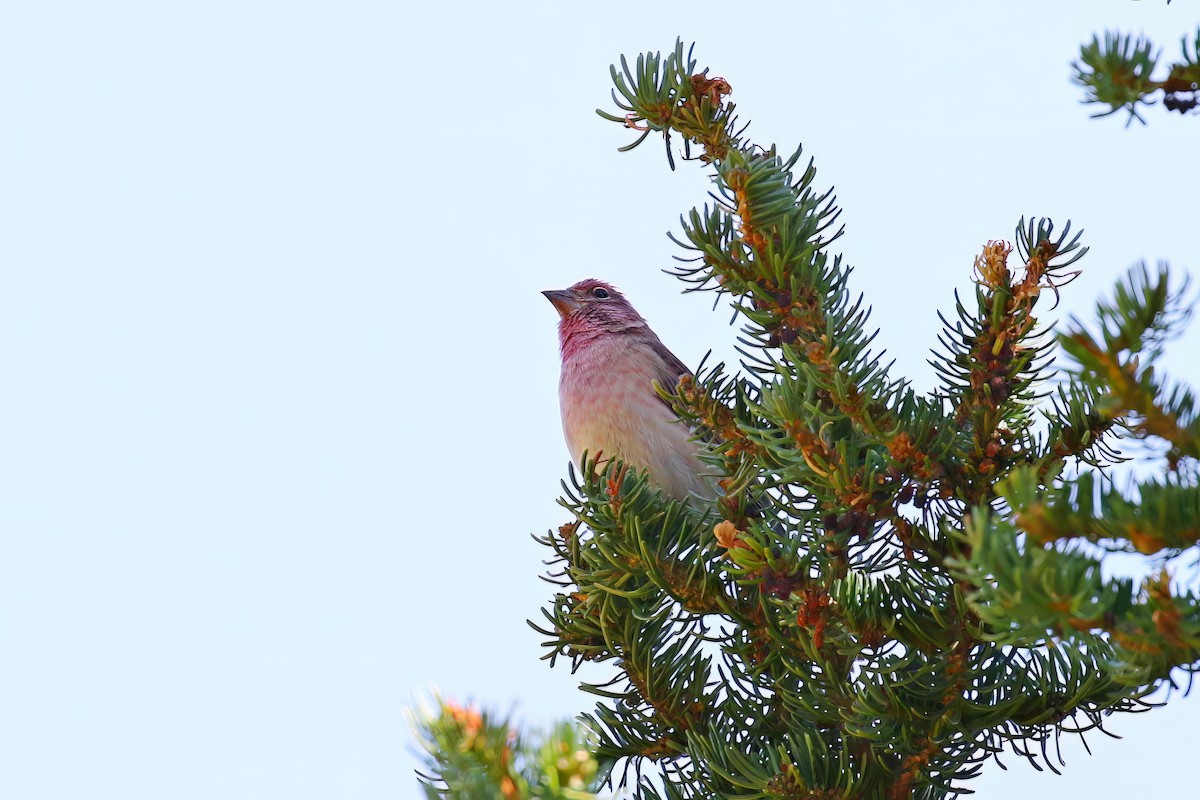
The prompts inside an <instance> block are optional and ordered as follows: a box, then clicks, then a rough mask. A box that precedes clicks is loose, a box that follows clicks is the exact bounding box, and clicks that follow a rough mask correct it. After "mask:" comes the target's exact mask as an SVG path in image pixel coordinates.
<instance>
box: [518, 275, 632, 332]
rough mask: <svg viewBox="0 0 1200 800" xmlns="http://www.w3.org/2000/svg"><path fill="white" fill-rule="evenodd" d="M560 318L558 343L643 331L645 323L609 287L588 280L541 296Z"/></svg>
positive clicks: (605, 284)
mask: <svg viewBox="0 0 1200 800" xmlns="http://www.w3.org/2000/svg"><path fill="white" fill-rule="evenodd" d="M542 294H544V295H545V296H546V299H547V300H549V301H550V302H551V303H553V304H554V308H555V309H557V310H558V315H559V317H561V319H560V320H559V323H558V331H559V340H560V342H561V343H562V345H563V347H564V349H565V348H566V347H567V345H568V343H569V342H572V341H574V342H578V343H580V344H582V343H583V342H584V341H587V340H590V339H593V338H596V337H599V336H603V335H605V334H611V333H621V332H623V331H630V330H634V329H638V328H644V327H646V321H645V320H644V319H642V316H641V315H640V314H638V312H637V311H636V310H635V309H634V307H633V306H631V305H630V304H629V301H628V300H626V299H625V295H623V294H621V293H620V292H619V291H617V290H616V289H615V288H613V286H612V285H611V284H608V283H605V282H604V281H599V280H596V279H595V278H588V279H586V280H582V281H580V282H579V283H577V284H575V285H574V286H571V287H569V288H567V289H554V290H551V291H546V292H542Z"/></svg>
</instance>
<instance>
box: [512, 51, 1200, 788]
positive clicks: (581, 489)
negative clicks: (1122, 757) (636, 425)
mask: <svg viewBox="0 0 1200 800" xmlns="http://www.w3.org/2000/svg"><path fill="white" fill-rule="evenodd" d="M612 75H613V81H614V100H615V102H616V104H617V109H618V111H619V112H620V113H608V112H603V111H602V112H599V113H600V114H601V116H603V117H604V118H606V119H609V120H611V121H614V122H616V123H618V124H621V125H622V126H624V127H626V128H629V129H634V130H637V131H638V133H639V136H638V138H637V139H636V140H635V141H634V142H632V143H631V144H630V145H627V146H626V148H623V149H628V148H629V147H635V146H637V145H638V144H640V143H641V142H643V141H645V139H647V138H649V137H650V136H651V135H656V136H661V137H662V138H663V140H664V142H665V144H666V147H667V152H668V161H669V162H670V164H671V166H672V167H674V166H675V163H674V154H675V152H676V151H675V148H676V147H677V146H678V147H680V148H681V152H682V154H683V156H684V158H685V159H691V154H692V153H693V152H695V153H697V155H696V157H695V158H694V159H692V160H695V161H698V162H700V164H701V165H703V166H705V167H707V168H708V169H709V170H710V171H711V176H712V179H713V182H714V192H713V195H712V201H711V202H710V203H707V204H705V205H704V206H703V207H701V208H697V209H693V210H692V211H691V212H690V213H688V214H685V215H684V216H683V217H682V218H681V233H680V234H679V235H677V236H674V237H672V238H674V239H675V241H676V242H677V243H678V244H679V245H680V246H681V247H682V248H684V250H685V253H686V255H685V256H683V257H681V259H680V261H681V266H679V267H678V268H677V269H676V270H675V274H676V276H677V277H678V278H680V279H681V280H682V281H684V282H685V283H686V284H687V286H688V288H687V290H686V291H688V292H694V291H716V292H718V293H720V294H721V295H724V296H727V297H728V298H729V299H730V301H731V303H732V305H733V307H734V308H735V310H736V312H737V314H738V316H739V318H740V320H741V322H742V325H743V327H742V338H741V342H742V344H743V345H744V349H743V355H744V357H745V359H746V360H745V362H744V366H745V368H746V370H745V372H744V373H743V374H742V375H738V376H734V375H730V374H728V373H727V372H726V370H725V368H724V366H723V365H715V366H712V367H708V368H705V369H700V370H697V372H696V375H695V377H687V378H685V379H683V380H682V381H681V382H680V383H679V385H678V386H675V387H663V390H664V397H665V398H666V399H667V400H668V401H669V402H671V403H672V405H673V407H674V408H675V410H676V412H677V413H678V415H679V417H680V419H681V420H682V421H684V422H685V423H687V424H689V425H690V426H692V427H693V428H694V429H695V430H696V431H697V435H698V436H702V437H704V438H705V440H706V441H708V442H710V443H711V445H712V447H711V453H710V456H709V457H710V459H711V462H712V464H713V466H714V468H718V469H720V470H722V471H723V474H724V476H725V477H724V479H723V480H722V481H721V487H722V489H723V490H724V495H723V496H722V497H721V498H720V499H719V500H717V501H716V502H714V503H712V504H711V506H709V507H703V506H702V504H700V503H698V502H695V503H679V502H667V501H666V500H664V498H663V497H662V496H661V495H660V494H659V493H658V492H657V491H655V490H653V489H652V488H651V486H650V483H649V482H648V480H647V478H646V476H645V475H642V474H639V473H637V472H636V471H634V470H628V469H626V468H625V467H623V466H621V465H619V464H616V463H614V462H608V463H606V464H605V465H603V466H602V467H601V468H599V469H598V468H597V467H596V465H595V464H594V463H591V462H588V461H586V460H585V463H584V464H582V465H581V466H582V471H581V473H580V475H579V476H576V475H574V474H572V476H571V479H570V481H569V482H568V483H565V484H564V490H565V496H564V499H563V501H562V502H563V505H564V507H565V508H566V510H567V511H568V513H570V514H571V516H572V517H573V521H572V522H570V523H568V524H567V525H564V526H562V527H561V528H559V529H558V530H557V531H551V532H550V533H548V534H547V535H546V536H545V537H543V538H541V539H540V541H542V542H543V543H544V544H545V545H546V546H548V547H549V548H551V550H552V552H553V557H552V560H551V562H550V564H551V567H552V572H551V574H550V575H549V576H548V579H549V580H551V581H552V582H553V583H555V584H556V585H557V587H558V588H557V590H556V595H555V597H554V599H553V601H552V602H551V604H550V606H549V607H548V608H547V609H545V610H544V612H543V615H544V620H543V622H542V623H541V624H540V625H539V626H536V627H537V629H538V630H539V631H540V632H541V633H542V634H543V635H544V636H545V637H546V646H547V654H546V658H547V659H549V660H550V661H551V662H552V663H553V662H555V661H556V660H557V659H558V658H559V657H563V658H565V659H569V660H570V661H571V662H572V663H573V664H574V665H578V664H579V663H580V662H582V661H593V662H611V663H612V664H613V667H614V669H615V673H616V674H615V676H614V678H613V680H612V681H611V682H609V683H606V684H603V685H585V686H584V687H583V688H584V689H585V690H587V691H589V692H591V693H593V694H596V695H597V696H598V697H599V698H600V702H599V704H598V705H597V707H596V709H595V711H594V712H593V713H592V714H590V715H588V716H587V717H586V721H587V724H588V727H589V728H590V730H591V731H592V734H593V736H594V737H595V740H596V742H597V747H596V755H597V758H598V760H599V762H600V775H601V776H606V777H608V778H609V779H610V780H612V781H617V780H621V781H626V780H629V779H630V776H631V774H632V780H633V781H634V782H636V783H637V784H638V792H639V796H641V797H660V796H662V797H671V798H691V797H697V798H699V797H712V796H722V797H809V798H821V797H872V798H874V797H888V798H909V797H922V798H934V797H945V796H949V795H952V794H955V793H957V792H958V791H961V790H962V785H963V782H964V781H967V780H969V779H970V778H971V777H973V776H974V775H976V774H977V773H978V771H979V769H980V764H981V762H982V761H983V760H986V759H987V758H990V757H993V756H995V755H997V754H999V753H1001V752H1005V751H1012V752H1016V753H1018V754H1020V755H1022V756H1023V757H1026V758H1028V759H1030V760H1031V761H1032V762H1034V763H1035V764H1037V763H1049V761H1050V757H1049V756H1048V754H1047V750H1046V748H1047V743H1048V742H1052V741H1054V740H1055V738H1056V737H1058V736H1060V735H1062V734H1064V733H1071V732H1078V731H1084V730H1090V729H1092V728H1094V727H1099V726H1101V725H1102V723H1103V720H1104V719H1105V716H1106V715H1107V714H1109V713H1111V712H1113V711H1133V710H1139V709H1142V708H1145V707H1146V704H1145V702H1144V700H1143V698H1144V697H1145V696H1146V695H1147V694H1148V693H1150V692H1152V691H1154V689H1155V688H1156V687H1158V686H1159V685H1161V684H1163V683H1164V682H1169V681H1171V680H1172V679H1173V676H1174V675H1176V674H1185V673H1188V672H1190V671H1192V670H1195V669H1198V668H1200V638H1198V637H1200V613H1198V612H1197V600H1196V598H1195V596H1194V595H1193V594H1191V593H1189V592H1188V591H1186V590H1184V589H1183V588H1182V587H1180V586H1177V585H1174V584H1173V583H1172V582H1171V580H1170V578H1169V575H1168V573H1166V572H1165V571H1164V572H1160V573H1159V575H1158V576H1157V577H1155V578H1154V579H1152V580H1150V581H1146V582H1144V583H1142V584H1140V585H1137V586H1135V585H1134V584H1133V582H1130V581H1122V580H1120V579H1106V578H1104V577H1103V574H1102V572H1101V571H1100V569H1099V565H1100V558H1101V557H1102V556H1101V555H1100V554H1102V553H1103V552H1104V549H1109V550H1112V549H1116V550H1128V551H1130V552H1139V553H1145V554H1153V555H1154V556H1155V557H1156V558H1158V559H1160V560H1162V559H1169V558H1170V557H1172V556H1174V555H1177V554H1179V553H1181V552H1184V551H1190V550H1191V549H1192V548H1194V547H1196V546H1197V544H1196V543H1197V540H1198V539H1200V532H1198V531H1197V529H1196V520H1197V519H1198V518H1200V515H1198V514H1197V509H1198V508H1200V506H1197V504H1196V503H1197V491H1198V490H1197V486H1196V483H1197V470H1196V469H1195V467H1194V463H1195V461H1196V455H1197V449H1196V448H1197V441H1198V438H1197V436H1198V432H1200V427H1198V426H1200V423H1198V422H1197V411H1196V408H1197V406H1196V399H1195V397H1194V394H1193V393H1192V392H1191V390H1190V389H1188V388H1187V387H1185V386H1183V385H1182V384H1176V383H1169V382H1167V381H1166V380H1165V379H1163V378H1162V377H1161V376H1159V375H1158V374H1157V373H1156V372H1155V371H1154V368H1153V362H1154V359H1155V356H1156V355H1157V354H1158V353H1159V352H1160V351H1161V348H1162V346H1163V345H1164V344H1165V343H1166V342H1167V340H1168V339H1169V337H1170V335H1171V334H1173V333H1174V332H1176V331H1177V330H1178V329H1179V327H1180V326H1181V325H1182V324H1184V323H1185V322H1186V317H1187V306H1186V303H1185V302H1184V301H1181V300H1179V299H1178V297H1179V296H1180V295H1179V293H1178V292H1172V291H1169V290H1168V289H1167V288H1166V287H1167V275H1166V270H1165V268H1164V269H1163V270H1162V271H1161V272H1160V274H1159V275H1158V277H1157V278H1153V277H1151V276H1150V275H1149V273H1148V272H1146V271H1145V270H1143V271H1142V273H1141V274H1140V275H1139V274H1137V273H1135V274H1134V275H1133V276H1132V277H1131V278H1130V279H1129V281H1127V282H1126V283H1125V284H1122V285H1121V287H1119V288H1118V291H1117V294H1116V297H1115V299H1114V300H1113V301H1112V302H1110V303H1107V304H1101V306H1100V308H1099V311H1098V317H1099V319H1100V324H1099V327H1098V332H1096V333H1091V332H1089V331H1088V329H1087V328H1086V327H1085V326H1083V325H1082V324H1080V323H1078V322H1073V323H1072V325H1071V327H1069V328H1068V329H1067V330H1066V331H1064V332H1063V333H1061V334H1060V335H1058V336H1057V338H1056V337H1053V336H1051V335H1050V331H1049V328H1048V327H1046V326H1044V325H1042V324H1041V323H1040V321H1039V315H1040V314H1042V313H1043V310H1044V301H1049V300H1051V299H1053V300H1054V301H1055V302H1057V299H1058V295H1059V293H1060V291H1061V289H1062V288H1063V287H1064V286H1066V285H1067V284H1068V283H1070V281H1071V279H1072V278H1073V277H1074V276H1075V275H1076V274H1077V268H1076V267H1075V264H1076V262H1077V260H1078V259H1079V258H1080V257H1082V256H1083V254H1084V253H1085V252H1086V248H1084V247H1082V246H1081V245H1080V235H1079V234H1078V233H1074V234H1072V233H1071V229H1070V225H1069V224H1068V225H1066V226H1064V227H1063V229H1062V231H1061V232H1056V228H1055V226H1054V225H1053V224H1052V223H1051V222H1050V221H1049V220H1037V219H1034V220H1030V221H1028V222H1026V221H1025V220H1022V221H1021V223H1020V224H1019V225H1018V228H1017V233H1016V236H1015V240H1014V241H1015V243H1014V244H1009V243H1006V242H989V243H988V244H987V245H986V246H985V247H984V249H983V251H982V253H981V255H980V256H979V258H978V259H977V260H976V262H975V265H974V278H975V297H974V299H973V301H971V300H962V299H960V300H959V302H958V313H957V318H956V319H954V321H953V322H951V321H949V320H946V319H945V318H943V319H944V321H945V323H946V324H945V330H944V331H943V333H942V335H941V345H942V347H941V350H940V352H939V353H937V354H936V355H935V357H934V360H933V362H932V363H934V366H935V367H936V368H937V369H938V371H939V373H940V375H941V376H942V386H941V388H940V389H939V390H938V391H937V392H935V393H933V394H932V395H928V396H924V395H919V394H918V393H916V392H915V391H913V390H912V389H911V388H910V387H909V385H908V384H907V383H906V382H905V381H904V380H903V379H901V378H897V377H895V376H894V375H893V374H892V369H891V365H890V364H889V363H887V362H886V361H885V360H884V357H883V354H882V353H881V352H878V351H877V350H874V349H872V342H873V339H874V335H875V334H874V332H871V331H870V330H869V329H868V328H867V317H868V312H869V309H868V307H867V306H865V304H864V301H863V298H862V297H861V296H858V295H855V294H854V293H853V292H852V290H851V287H850V269H849V267H848V266H847V265H845V264H844V263H843V260H842V258H841V257H840V256H837V255H831V254H830V253H829V246H830V245H831V244H832V243H833V242H834V241H836V239H837V238H838V236H839V235H840V233H841V230H840V228H836V227H835V226H836V224H837V219H838V216H839V214H840V211H839V210H838V209H837V207H836V205H835V203H834V200H833V194H832V190H827V191H820V190H818V189H816V188H814V187H815V177H816V173H815V170H814V168H813V163H812V161H811V160H810V161H808V162H807V163H805V164H803V165H801V162H800V151H799V150H797V151H796V153H795V154H794V155H792V156H790V157H788V158H784V157H781V156H780V155H778V154H777V153H776V150H775V149H774V148H773V147H772V148H762V147H759V146H758V145H755V144H753V143H752V142H751V141H749V140H748V139H747V138H746V130H745V128H744V127H739V126H738V123H737V117H736V116H735V114H734V106H733V104H732V103H731V102H730V95H731V92H732V90H733V89H732V86H731V84H730V83H729V82H728V81H726V80H725V79H723V78H714V77H710V75H709V71H708V70H699V69H697V66H696V62H695V60H694V59H693V58H692V56H691V52H690V51H689V52H687V53H685V52H684V49H683V47H682V45H681V44H677V46H676V48H675V50H674V51H673V52H672V53H669V54H667V55H666V56H665V57H663V56H661V55H660V54H649V53H648V54H644V55H642V56H640V57H639V58H637V59H636V60H635V61H634V64H633V65H632V66H631V65H630V64H629V62H628V61H627V60H625V59H622V60H621V65H620V67H619V68H617V67H614V68H613V70H612ZM1014 251H1015V253H1016V257H1017V258H1018V259H1019V263H1018V264H1017V265H1016V266H1015V267H1012V266H1010V264H1009V259H1010V257H1011V256H1013V253H1014ZM1039 303H1043V306H1041V307H1039V305H1038V304H1039ZM1058 349H1061V350H1063V351H1064V352H1066V353H1067V354H1068V356H1069V357H1070V362H1069V363H1067V364H1066V365H1065V367H1063V368H1062V372H1061V375H1062V376H1063V377H1065V381H1064V382H1062V383H1061V384H1060V385H1058V386H1054V385H1053V384H1052V383H1051V381H1052V379H1053V378H1054V377H1055V369H1056V366H1055V364H1054V362H1053V356H1054V355H1055V353H1056V352H1057V350H1058ZM1047 396H1049V401H1048V402H1047V401H1046V398H1047ZM1130 437H1137V438H1139V439H1145V440H1149V441H1152V442H1153V441H1161V442H1163V443H1164V448H1165V450H1166V456H1167V464H1168V471H1169V473H1170V474H1169V476H1168V477H1167V478H1166V479H1164V480H1155V479H1148V480H1144V481H1142V482H1141V483H1139V484H1134V485H1131V486H1128V487H1126V488H1125V489H1122V490H1118V489H1116V488H1115V487H1114V485H1113V483H1112V481H1111V480H1110V479H1108V478H1106V477H1104V475H1105V473H1103V472H1102V470H1105V469H1107V468H1108V467H1109V466H1111V465H1112V464H1113V463H1116V462H1117V461H1119V460H1120V459H1122V458H1123V457H1125V456H1124V453H1123V450H1122V449H1121V444H1122V442H1123V440H1124V439H1128V438H1130ZM1088 548H1091V550H1089V549H1088ZM1092 550H1094V551H1095V552H1092ZM646 764H654V765H655V766H656V767H657V768H658V769H659V770H660V772H661V775H662V781H663V784H662V788H661V790H660V789H659V788H657V787H656V785H655V784H654V783H653V782H651V781H648V780H645V779H644V778H643V776H642V774H641V770H642V769H643V766H644V765H646ZM1049 765H1050V766H1051V767H1052V768H1054V765H1053V764H1052V763H1050V764H1049Z"/></svg>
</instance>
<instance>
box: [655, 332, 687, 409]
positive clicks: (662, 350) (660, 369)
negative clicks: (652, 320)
mask: <svg viewBox="0 0 1200 800" xmlns="http://www.w3.org/2000/svg"><path fill="white" fill-rule="evenodd" d="M650 347H651V349H653V350H654V355H655V356H657V358H655V359H654V366H655V372H656V373H657V374H656V375H655V376H654V379H655V380H656V381H658V383H659V385H660V386H662V388H664V389H666V390H667V391H669V392H674V391H675V387H676V386H678V385H679V379H680V378H682V377H683V376H684V375H691V374H692V371H691V370H690V369H688V368H687V367H686V366H684V364H683V362H682V361H680V360H679V359H678V358H676V357H675V354H674V353H672V352H671V351H670V350H668V349H667V346H666V345H665V344H663V343H662V341H660V340H659V338H658V337H657V336H655V337H654V338H653V339H651V340H650ZM659 399H660V400H662V398H661V397H660V398H659ZM662 402H663V404H664V405H666V406H667V407H668V408H670V407H671V404H670V403H668V402H667V401H666V400H663V401H662Z"/></svg>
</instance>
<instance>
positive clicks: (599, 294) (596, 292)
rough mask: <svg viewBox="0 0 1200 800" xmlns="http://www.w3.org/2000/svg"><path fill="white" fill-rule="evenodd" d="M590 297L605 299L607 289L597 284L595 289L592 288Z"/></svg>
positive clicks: (606, 297)
mask: <svg viewBox="0 0 1200 800" xmlns="http://www.w3.org/2000/svg"><path fill="white" fill-rule="evenodd" d="M592 297H594V298H596V299H597V300H607V299H608V290H607V289H601V288H600V287H599V286H597V287H596V288H595V289H592Z"/></svg>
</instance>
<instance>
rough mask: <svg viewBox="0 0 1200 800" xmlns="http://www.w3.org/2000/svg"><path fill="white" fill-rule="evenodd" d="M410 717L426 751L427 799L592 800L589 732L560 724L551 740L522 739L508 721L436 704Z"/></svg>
mask: <svg viewBox="0 0 1200 800" xmlns="http://www.w3.org/2000/svg"><path fill="white" fill-rule="evenodd" d="M436 703H437V708H436V710H434V711H431V712H430V711H427V712H424V713H421V712H418V713H415V714H414V715H413V719H412V727H413V732H414V734H415V736H416V739H417V742H418V743H419V744H420V746H421V748H422V750H424V763H425V773H424V774H421V775H420V778H421V781H422V784H423V787H424V790H425V796H426V797H429V798H440V797H450V798H463V799H464V800H501V799H502V800H526V798H543V799H544V800H590V798H593V797H595V794H594V791H595V788H596V784H597V780H596V770H597V766H596V760H595V758H593V757H592V754H591V752H590V751H589V749H588V746H587V742H586V739H585V734H584V732H583V731H582V730H581V729H580V728H579V727H578V726H576V725H573V724H571V723H565V722H564V723H560V724H558V725H556V726H555V727H554V728H553V729H551V730H550V732H549V733H547V734H545V735H540V734H538V733H537V732H536V731H530V730H526V731H521V730H518V728H517V727H515V726H514V725H513V724H512V722H511V720H509V719H507V718H497V717H495V716H494V715H493V714H489V713H488V712H487V711H481V710H479V709H477V708H474V707H471V706H462V705H458V704H457V703H452V702H447V701H443V700H440V699H439V700H437V701H436Z"/></svg>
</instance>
